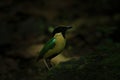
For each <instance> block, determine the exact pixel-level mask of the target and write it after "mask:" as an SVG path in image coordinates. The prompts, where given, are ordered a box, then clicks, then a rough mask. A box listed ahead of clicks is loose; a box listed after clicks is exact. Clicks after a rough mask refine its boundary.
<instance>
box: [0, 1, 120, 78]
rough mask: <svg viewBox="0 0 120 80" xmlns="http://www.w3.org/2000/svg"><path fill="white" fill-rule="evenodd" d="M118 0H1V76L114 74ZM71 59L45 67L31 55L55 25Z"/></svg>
mask: <svg viewBox="0 0 120 80" xmlns="http://www.w3.org/2000/svg"><path fill="white" fill-rule="evenodd" d="M119 7H120V2H119V0H0V80H118V79H119V76H120V70H119V67H120V54H119V53H120V50H119V49H120V38H119V35H120V27H119V26H120V10H119ZM58 25H65V26H68V25H70V26H73V28H72V29H71V30H70V31H68V32H67V46H66V48H65V50H64V52H63V54H64V55H65V56H67V57H69V58H75V59H71V60H69V61H67V62H64V63H61V64H58V65H57V66H55V67H54V68H53V69H52V70H51V71H47V70H46V69H45V66H44V65H43V64H41V63H36V62H35V61H34V60H35V58H36V57H37V54H38V52H39V51H40V49H41V47H42V46H43V45H44V43H45V42H46V41H47V40H49V38H50V33H51V32H52V30H53V29H54V27H55V26H58Z"/></svg>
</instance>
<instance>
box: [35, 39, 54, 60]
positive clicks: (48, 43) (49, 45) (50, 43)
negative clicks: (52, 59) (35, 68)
mask: <svg viewBox="0 0 120 80" xmlns="http://www.w3.org/2000/svg"><path fill="white" fill-rule="evenodd" d="M55 41H56V39H55V38H52V39H50V40H49V41H48V42H47V43H46V44H45V46H44V47H43V49H42V50H41V51H40V53H39V56H38V59H37V60H39V59H41V58H42V57H43V56H44V55H45V53H46V52H47V51H49V50H50V49H52V48H53V47H54V46H55Z"/></svg>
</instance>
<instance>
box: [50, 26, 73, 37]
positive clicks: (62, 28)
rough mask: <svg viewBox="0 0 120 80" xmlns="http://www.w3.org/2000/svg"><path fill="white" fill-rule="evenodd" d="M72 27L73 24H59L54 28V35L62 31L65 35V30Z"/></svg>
mask: <svg viewBox="0 0 120 80" xmlns="http://www.w3.org/2000/svg"><path fill="white" fill-rule="evenodd" d="M71 28H72V27H71V26H57V27H56V28H55V29H54V31H53V33H52V35H53V36H54V35H55V34H56V33H62V35H63V36H64V37H65V32H66V31H67V30H68V29H71Z"/></svg>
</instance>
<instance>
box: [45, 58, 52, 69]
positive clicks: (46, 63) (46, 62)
mask: <svg viewBox="0 0 120 80" xmlns="http://www.w3.org/2000/svg"><path fill="white" fill-rule="evenodd" d="M43 61H44V64H45V66H46V67H47V69H48V70H50V68H51V67H52V65H51V63H50V60H49V59H44V60H43Z"/></svg>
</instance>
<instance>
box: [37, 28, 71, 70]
mask: <svg viewBox="0 0 120 80" xmlns="http://www.w3.org/2000/svg"><path fill="white" fill-rule="evenodd" d="M71 28H72V27H71V26H57V27H56V28H55V29H54V30H53V32H52V38H51V39H50V40H48V42H47V43H46V44H45V45H44V46H43V48H42V49H41V51H40V52H39V55H38V57H37V61H39V60H41V59H43V61H44V64H45V65H46V67H47V69H48V70H50V68H51V67H52V64H51V63H50V60H51V59H52V58H54V57H56V56H57V55H58V54H60V53H61V52H62V51H63V50H64V48H65V46H66V37H65V34H66V31H67V30H69V29H71Z"/></svg>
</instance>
